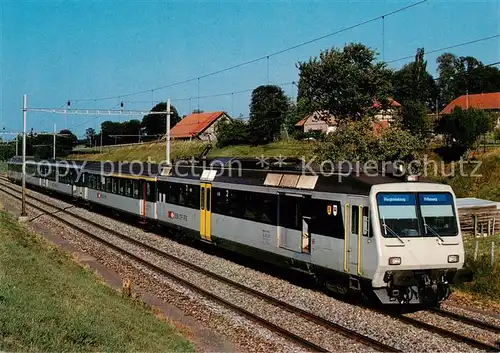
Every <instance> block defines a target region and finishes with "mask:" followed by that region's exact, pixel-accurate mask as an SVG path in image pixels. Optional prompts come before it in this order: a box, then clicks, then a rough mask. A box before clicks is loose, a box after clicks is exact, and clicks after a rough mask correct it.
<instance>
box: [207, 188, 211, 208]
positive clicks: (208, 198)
mask: <svg viewBox="0 0 500 353" xmlns="http://www.w3.org/2000/svg"><path fill="white" fill-rule="evenodd" d="M210 194H211V189H210V188H207V211H208V212H210V206H211V203H212V200H211V199H210Z"/></svg>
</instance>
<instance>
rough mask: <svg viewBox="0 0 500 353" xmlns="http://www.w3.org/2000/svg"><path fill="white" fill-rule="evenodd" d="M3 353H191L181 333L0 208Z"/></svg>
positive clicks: (0, 331) (0, 337)
mask: <svg viewBox="0 0 500 353" xmlns="http://www.w3.org/2000/svg"><path fill="white" fill-rule="evenodd" d="M0 313H1V314H0V350H3V351H30V352H49V351H50V352H52V351H54V352H62V351H66V352H70V351H112V352H118V351H120V352H126V351H143V352H146V351H150V352H159V351H162V352H167V351H194V348H193V346H192V345H191V343H190V342H189V341H188V340H187V339H186V338H184V337H183V336H182V335H181V334H180V333H179V332H177V330H176V328H175V327H174V326H172V325H170V324H168V323H167V322H165V321H161V320H159V319H158V318H156V317H155V316H154V315H153V313H152V312H151V311H150V310H147V309H146V308H145V306H144V305H142V304H140V303H139V302H138V301H134V300H132V299H131V298H128V297H123V296H121V295H120V294H119V293H118V292H116V291H114V290H113V289H111V288H110V287H107V286H105V285H104V284H102V283H101V282H100V280H99V279H98V278H97V277H96V276H95V275H94V274H93V273H91V272H90V271H88V270H86V269H83V268H82V267H80V266H79V265H77V264H76V263H74V262H73V261H72V260H71V259H70V258H69V257H68V256H67V255H65V254H64V253H63V252H62V251H60V250H58V249H57V248H55V247H52V246H50V245H49V244H48V243H47V242H45V241H44V240H43V238H41V237H39V236H37V235H35V234H32V233H30V232H28V231H26V230H24V228H22V227H21V226H19V225H18V224H17V222H16V221H15V220H13V219H12V217H11V216H9V215H7V214H6V213H5V212H3V211H0Z"/></svg>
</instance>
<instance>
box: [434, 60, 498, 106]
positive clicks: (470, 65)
mask: <svg viewBox="0 0 500 353" xmlns="http://www.w3.org/2000/svg"><path fill="white" fill-rule="evenodd" d="M436 63H437V71H438V73H439V79H438V87H439V91H440V98H439V99H440V108H442V107H444V106H445V105H446V104H448V103H449V102H451V101H452V100H453V99H455V98H457V97H459V96H461V95H464V94H467V93H469V94H476V93H490V92H498V91H499V90H500V70H499V69H498V68H496V67H486V66H484V64H483V63H482V62H481V61H479V60H477V59H476V58H474V57H472V56H460V57H457V56H456V55H454V54H452V53H444V54H442V55H440V56H439V57H438V58H437V59H436Z"/></svg>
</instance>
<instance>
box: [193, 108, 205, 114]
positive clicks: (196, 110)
mask: <svg viewBox="0 0 500 353" xmlns="http://www.w3.org/2000/svg"><path fill="white" fill-rule="evenodd" d="M200 113H203V110H201V109H195V110H193V114H200Z"/></svg>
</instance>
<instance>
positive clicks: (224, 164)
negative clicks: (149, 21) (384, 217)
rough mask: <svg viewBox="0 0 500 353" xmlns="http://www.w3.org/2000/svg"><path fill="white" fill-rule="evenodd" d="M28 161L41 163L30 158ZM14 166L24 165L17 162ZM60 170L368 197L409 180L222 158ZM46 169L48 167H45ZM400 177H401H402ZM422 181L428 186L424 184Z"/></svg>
mask: <svg viewBox="0 0 500 353" xmlns="http://www.w3.org/2000/svg"><path fill="white" fill-rule="evenodd" d="M29 161H32V162H41V160H36V159H34V158H30V159H29ZM11 162H13V163H20V162H22V158H19V157H16V158H13V159H12V160H11ZM48 162H49V164H52V165H57V166H65V165H66V164H67V165H70V166H74V167H76V168H78V169H83V170H84V171H87V172H89V173H106V174H114V175H123V176H130V175H133V176H134V177H139V178H142V177H144V178H146V177H147V178H148V179H149V178H155V179H157V180H159V181H168V180H172V179H173V178H175V179H190V180H201V181H202V182H203V181H206V182H221V183H228V184H243V185H255V186H269V187H282V188H287V189H305V190H314V191H324V192H339V193H353V194H368V193H369V192H370V189H371V187H372V186H373V185H379V184H388V183H401V182H404V181H405V179H404V175H401V173H400V171H399V170H398V169H397V168H396V167H395V165H394V164H391V163H386V164H380V163H379V164H378V165H371V166H364V165H362V164H359V163H350V162H344V163H337V164H329V165H321V164H317V163H316V164H314V163H305V162H304V161H302V160H299V159H292V158H235V157H220V158H210V159H203V160H198V161H189V162H188V161H186V162H184V163H179V162H178V163H175V164H174V165H173V166H171V167H169V166H166V165H159V164H155V163H144V162H130V163H129V162H110V161H77V160H67V161H62V160H57V161H48ZM44 163H45V164H46V163H47V161H44ZM398 173H399V174H398ZM421 181H423V180H421Z"/></svg>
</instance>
